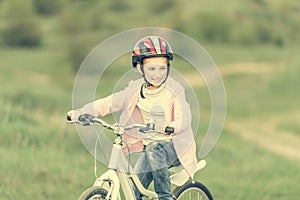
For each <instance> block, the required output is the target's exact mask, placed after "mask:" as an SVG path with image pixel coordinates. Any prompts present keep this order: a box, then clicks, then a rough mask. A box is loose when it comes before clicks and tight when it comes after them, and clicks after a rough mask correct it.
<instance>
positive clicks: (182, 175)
mask: <svg viewBox="0 0 300 200" xmlns="http://www.w3.org/2000/svg"><path fill="white" fill-rule="evenodd" d="M205 165H206V161H205V160H200V161H199V162H198V163H197V168H196V172H197V171H199V170H200V169H202V168H204V167H205ZM169 174H170V181H171V183H172V184H174V185H176V186H182V185H183V184H184V183H185V182H187V181H188V179H189V178H190V176H189V175H188V173H187V171H186V170H185V169H184V168H183V166H182V165H178V166H174V167H171V168H170V169H169Z"/></svg>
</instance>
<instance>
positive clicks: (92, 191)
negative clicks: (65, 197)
mask: <svg viewBox="0 0 300 200" xmlns="http://www.w3.org/2000/svg"><path fill="white" fill-rule="evenodd" d="M106 195H107V191H106V190H105V189H104V188H101V187H90V188H88V189H86V190H85V191H84V192H83V193H82V194H81V195H80V197H79V198H78V199H77V200H101V199H104V200H105V199H106Z"/></svg>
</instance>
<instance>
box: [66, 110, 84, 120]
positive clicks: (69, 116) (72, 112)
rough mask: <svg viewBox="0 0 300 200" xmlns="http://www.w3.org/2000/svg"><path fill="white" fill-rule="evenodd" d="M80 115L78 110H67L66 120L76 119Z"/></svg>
mask: <svg viewBox="0 0 300 200" xmlns="http://www.w3.org/2000/svg"><path fill="white" fill-rule="evenodd" d="M80 115H81V113H80V111H79V110H70V111H69V112H67V120H68V121H72V122H73V121H77V120H78V117H79V116H80Z"/></svg>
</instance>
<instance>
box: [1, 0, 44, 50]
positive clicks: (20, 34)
mask: <svg viewBox="0 0 300 200" xmlns="http://www.w3.org/2000/svg"><path fill="white" fill-rule="evenodd" d="M3 10H4V19H5V20H4V25H3V29H2V32H1V36H2V40H3V43H5V44H6V45H8V46H21V47H35V46H39V45H40V44H41V40H42V33H41V30H40V26H39V24H38V19H37V17H36V16H35V14H34V12H33V8H32V4H31V2H30V1H17V0H10V1H6V2H5V7H4V9H3Z"/></svg>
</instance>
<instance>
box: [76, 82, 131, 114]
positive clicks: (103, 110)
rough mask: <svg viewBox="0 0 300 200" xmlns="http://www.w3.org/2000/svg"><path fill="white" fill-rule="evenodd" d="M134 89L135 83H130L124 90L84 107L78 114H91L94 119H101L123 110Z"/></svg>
mask: <svg viewBox="0 0 300 200" xmlns="http://www.w3.org/2000/svg"><path fill="white" fill-rule="evenodd" d="M134 87H135V83H134V81H131V82H129V85H128V86H127V87H126V88H125V89H124V90H121V91H119V92H116V93H114V94H112V95H110V96H107V97H105V98H101V99H98V100H96V101H94V102H91V103H88V104H86V105H84V106H83V107H82V108H81V109H79V110H80V113H81V114H91V115H93V116H95V117H103V116H106V115H108V114H111V113H113V112H116V111H120V110H123V109H124V108H125V107H126V105H127V102H128V98H129V97H130V95H131V93H132V92H133V91H134V90H133V88H134Z"/></svg>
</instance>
